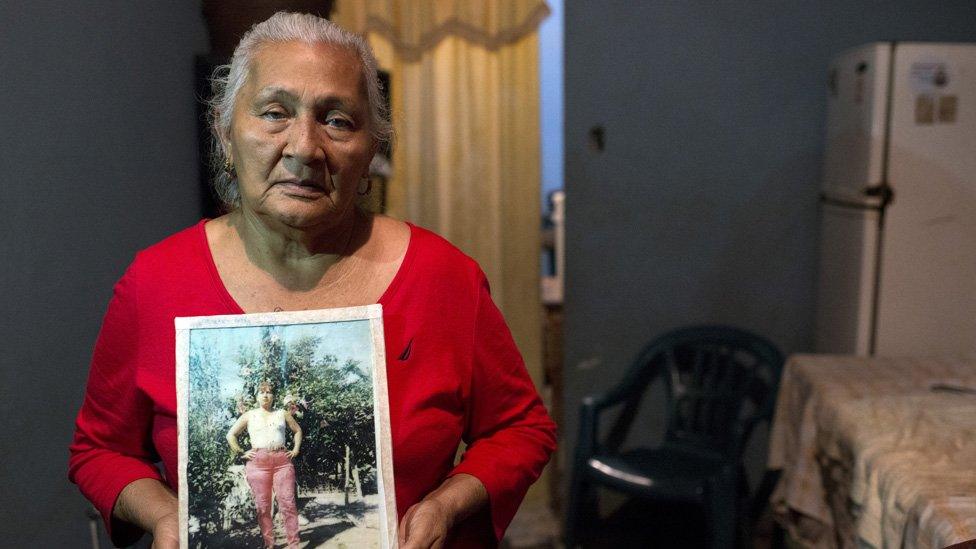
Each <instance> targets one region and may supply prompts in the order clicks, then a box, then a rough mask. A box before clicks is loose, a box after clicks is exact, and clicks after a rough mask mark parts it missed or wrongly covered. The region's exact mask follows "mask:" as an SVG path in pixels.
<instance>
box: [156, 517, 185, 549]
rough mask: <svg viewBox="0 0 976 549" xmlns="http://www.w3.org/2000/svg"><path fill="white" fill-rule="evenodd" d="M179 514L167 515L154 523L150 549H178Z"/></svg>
mask: <svg viewBox="0 0 976 549" xmlns="http://www.w3.org/2000/svg"><path fill="white" fill-rule="evenodd" d="M178 517H179V513H178V512H176V511H173V512H172V513H167V514H165V515H163V516H161V517H159V520H157V521H156V524H155V525H154V526H153V529H152V537H153V544H152V549H179V547H180V523H179V520H178Z"/></svg>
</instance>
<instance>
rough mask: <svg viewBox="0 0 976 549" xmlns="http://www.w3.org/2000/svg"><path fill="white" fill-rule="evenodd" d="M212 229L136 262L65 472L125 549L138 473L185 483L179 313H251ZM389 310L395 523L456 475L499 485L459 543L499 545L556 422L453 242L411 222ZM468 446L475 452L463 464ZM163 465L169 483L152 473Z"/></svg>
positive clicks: (174, 239) (481, 279)
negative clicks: (218, 253) (223, 268)
mask: <svg viewBox="0 0 976 549" xmlns="http://www.w3.org/2000/svg"><path fill="white" fill-rule="evenodd" d="M204 223H205V221H201V222H200V223H198V224H197V225H195V226H193V227H190V228H188V229H186V230H183V231H181V232H179V233H177V234H175V235H173V236H171V237H169V238H167V239H166V240H163V241H162V242H160V243H158V244H156V245H155V246H152V247H150V248H148V249H146V250H144V251H142V252H140V253H139V254H138V255H137V256H136V258H135V261H133V263H132V265H130V266H129V268H128V270H127V271H126V273H125V274H124V275H123V276H122V278H121V279H120V280H119V282H118V283H117V284H116V285H115V289H114V295H113V297H112V300H111V302H110V303H109V306H108V312H107V313H106V315H105V319H104V321H103V324H102V329H101V332H100V333H99V336H98V340H97V342H96V344H95V351H94V355H93V358H92V365H91V372H90V374H89V378H88V388H87V390H86V393H85V401H84V404H83V405H82V407H81V411H80V412H79V413H78V419H77V422H76V430H75V436H74V441H73V442H72V444H71V448H70V451H71V456H70V459H69V468H68V475H69V478H70V479H71V480H72V481H73V482H75V483H77V484H78V486H79V488H80V489H81V491H82V492H83V493H84V494H85V496H86V497H88V499H90V500H91V501H92V503H94V505H95V507H97V508H98V510H99V511H100V512H101V514H102V517H103V518H104V519H105V523H106V527H107V528H108V529H109V532H110V534H111V535H112V538H113V540H114V541H116V543H119V542H121V543H131V542H133V541H134V540H135V539H137V538H138V537H139V536H140V535H141V532H139V531H137V530H135V529H134V528H132V527H131V526H130V525H127V524H123V523H120V522H116V523H114V524H113V522H112V520H111V514H112V509H113V507H114V505H115V500H116V498H117V497H118V495H119V492H121V490H122V488H124V487H125V486H126V485H127V484H129V483H130V482H132V481H134V480H137V479H140V478H155V479H160V480H163V479H165V482H167V483H168V484H169V486H170V487H171V488H173V490H174V491H175V490H176V487H177V485H178V483H177V471H178V469H177V445H176V386H175V356H176V350H175V329H174V325H173V319H174V318H175V317H178V316H207V315H226V314H242V313H243V311H242V310H241V308H240V306H238V305H237V303H236V302H235V301H234V300H233V298H232V297H231V296H230V294H229V293H228V292H227V289H226V288H225V287H224V285H223V283H222V282H221V280H220V277H219V276H218V274H217V269H216V266H215V265H214V262H213V257H212V256H211V254H210V248H209V245H208V243H207V239H206V233H205V231H204ZM379 302H380V303H381V304H382V305H383V326H384V331H385V338H386V357H387V363H386V372H387V373H386V375H387V379H388V383H389V401H390V423H391V430H392V438H393V470H394V475H395V484H396V486H395V487H396V501H397V515H398V518H403V514H404V513H405V512H406V511H407V509H408V508H410V506H411V505H413V504H414V503H417V502H418V501H420V500H421V499H422V498H423V497H424V496H425V495H426V494H428V493H429V492H431V491H432V490H433V489H435V488H436V487H437V486H439V485H440V483H441V482H443V481H444V479H445V478H447V477H449V476H451V475H453V474H457V473H467V474H470V475H473V476H475V477H477V478H478V479H479V480H480V481H481V482H482V483H483V484H484V485H485V488H487V490H488V495H489V499H490V508H491V510H490V524H491V527H489V526H488V524H489V522H488V516H487V513H485V514H484V515H483V516H480V517H478V516H476V517H472V518H471V519H469V520H468V521H466V522H465V523H463V524H461V525H459V526H458V527H457V528H456V531H455V535H456V538H455V544H454V545H457V546H465V547H470V546H479V545H480V546H493V545H495V543H496V539H501V536H502V534H503V533H504V531H505V528H506V527H507V526H508V523H509V522H510V521H511V519H512V516H513V515H514V514H515V511H516V510H517V509H518V506H519V503H520V502H521V501H522V498H523V496H524V495H525V492H526V490H527V489H528V487H529V485H530V484H532V482H534V481H535V479H536V478H538V476H539V474H540V473H541V471H542V468H543V466H544V465H545V464H546V462H547V461H548V459H549V455H550V454H551V453H552V451H553V449H554V448H555V424H554V423H553V421H552V420H551V419H550V418H549V415H548V414H547V413H546V410H545V408H544V407H543V405H542V402H541V401H540V399H539V395H538V393H537V392H536V390H535V387H534V386H533V384H532V381H531V379H530V378H529V376H528V374H527V373H526V370H525V366H524V364H523V362H522V358H521V356H520V355H519V352H518V349H517V348H516V347H515V344H514V342H513V341H512V337H511V335H510V333H509V330H508V327H507V326H506V325H505V321H504V319H503V318H502V315H501V313H500V312H499V311H498V309H497V308H496V307H495V304H494V303H493V302H492V300H491V297H490V295H489V290H488V283H487V281H486V279H485V276H484V274H483V273H482V271H481V269H480V268H479V267H478V265H477V264H476V263H475V262H474V261H473V260H472V259H470V258H468V257H467V256H465V255H464V254H463V253H461V252H460V251H459V250H457V249H456V248H455V247H453V246H452V245H451V244H449V243H448V242H447V241H445V240H443V239H442V238H440V237H438V236H437V235H435V234H433V233H431V232H429V231H426V230H424V229H420V228H418V227H415V226H412V225H411V234H410V243H409V246H408V248H407V252H406V256H405V257H404V259H403V264H402V265H401V267H400V270H399V271H398V272H397V274H396V276H395V277H394V279H393V282H392V283H391V284H390V286H389V288H387V290H386V292H385V293H384V294H383V296H382V297H381V298H380V301H379ZM462 440H463V441H465V442H466V443H467V444H468V449H467V451H466V452H465V454H464V456H463V458H462V460H461V463H460V464H458V465H457V466H454V457H455V453H456V450H457V447H458V443H459V442H460V441H462ZM160 459H161V461H162V464H163V468H164V471H165V477H164V476H162V475H161V474H160V471H159V470H158V469H157V467H156V466H155V465H153V462H154V461H159V460H160ZM489 529H492V530H493V531H494V535H491V532H490V530H489Z"/></svg>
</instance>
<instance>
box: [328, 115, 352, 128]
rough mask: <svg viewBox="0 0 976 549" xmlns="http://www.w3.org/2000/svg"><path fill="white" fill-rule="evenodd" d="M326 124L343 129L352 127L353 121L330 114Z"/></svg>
mask: <svg viewBox="0 0 976 549" xmlns="http://www.w3.org/2000/svg"><path fill="white" fill-rule="evenodd" d="M325 124H326V125H327V126H329V127H332V128H338V129H341V130H348V129H352V122H350V121H348V120H346V119H345V118H340V117H338V116H330V117H329V118H327V119H326V120H325Z"/></svg>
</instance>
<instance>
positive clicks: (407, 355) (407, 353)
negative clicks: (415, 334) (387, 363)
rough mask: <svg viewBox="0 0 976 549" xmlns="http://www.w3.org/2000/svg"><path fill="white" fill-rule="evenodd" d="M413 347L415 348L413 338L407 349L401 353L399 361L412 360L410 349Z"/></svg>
mask: <svg viewBox="0 0 976 549" xmlns="http://www.w3.org/2000/svg"><path fill="white" fill-rule="evenodd" d="M411 347H413V338H412V337H411V338H410V341H408V342H407V347H406V348H405V349H404V350H403V352H402V353H400V356H398V357H397V360H401V361H403V360H407V359H408V358H410V348H411Z"/></svg>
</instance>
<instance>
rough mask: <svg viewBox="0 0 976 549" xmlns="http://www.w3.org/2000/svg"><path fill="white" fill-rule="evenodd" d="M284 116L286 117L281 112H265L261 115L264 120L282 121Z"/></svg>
mask: <svg viewBox="0 0 976 549" xmlns="http://www.w3.org/2000/svg"><path fill="white" fill-rule="evenodd" d="M286 116H288V115H287V114H285V113H284V112H282V111H267V112H265V113H264V114H262V115H261V117H262V118H266V119H268V120H283V119H284V118H285V117H286Z"/></svg>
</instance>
